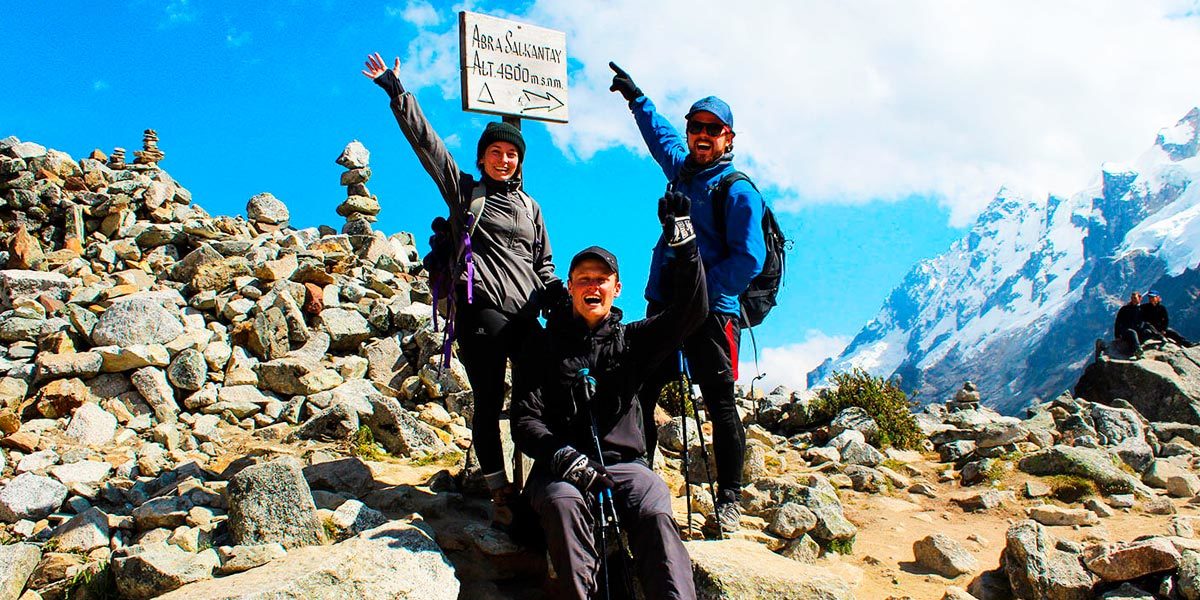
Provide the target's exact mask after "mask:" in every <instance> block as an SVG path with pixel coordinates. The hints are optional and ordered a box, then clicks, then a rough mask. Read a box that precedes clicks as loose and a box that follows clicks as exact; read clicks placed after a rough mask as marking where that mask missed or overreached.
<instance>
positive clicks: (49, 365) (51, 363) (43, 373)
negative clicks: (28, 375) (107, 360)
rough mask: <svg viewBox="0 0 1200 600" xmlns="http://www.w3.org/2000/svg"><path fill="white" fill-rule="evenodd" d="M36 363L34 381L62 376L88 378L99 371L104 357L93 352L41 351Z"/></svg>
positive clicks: (60, 377)
mask: <svg viewBox="0 0 1200 600" xmlns="http://www.w3.org/2000/svg"><path fill="white" fill-rule="evenodd" d="M34 364H35V365H36V369H37V370H36V373H37V374H36V376H35V380H36V381H49V380H51V379H62V378H64V377H82V378H84V379H90V378H92V377H95V376H96V374H97V373H99V372H100V368H101V367H102V366H104V359H103V358H101V356H100V355H99V354H97V353H95V352H69V353H63V354H55V353H50V352H42V353H39V354H38V355H37V359H36V360H35V361H34Z"/></svg>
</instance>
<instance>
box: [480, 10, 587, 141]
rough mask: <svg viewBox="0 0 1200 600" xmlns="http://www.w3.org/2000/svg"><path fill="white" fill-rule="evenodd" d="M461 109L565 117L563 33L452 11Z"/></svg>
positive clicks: (558, 119)
mask: <svg viewBox="0 0 1200 600" xmlns="http://www.w3.org/2000/svg"><path fill="white" fill-rule="evenodd" d="M458 33H459V66H460V67H461V69H462V104H463V110H469V111H475V112H485V113H491V114H497V115H506V116H512V117H519V118H524V119H540V120H543V121H555V122H558V123H566V122H567V35H566V34H565V33H563V32H561V31H554V30H552V29H544V28H541V27H535V26H533V25H528V24H525V23H518V22H516V21H508V20H506V19H498V18H496V17H490V16H488V15H481V14H479V13H472V12H466V11H463V12H460V13H458Z"/></svg>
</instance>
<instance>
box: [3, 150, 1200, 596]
mask: <svg viewBox="0 0 1200 600" xmlns="http://www.w3.org/2000/svg"><path fill="white" fill-rule="evenodd" d="M156 142H157V140H156V138H154V137H152V136H150V135H148V136H147V142H146V146H147V147H146V148H145V149H144V150H143V151H141V152H140V153H138V160H137V161H135V163H134V164H126V163H125V161H124V158H123V152H121V153H117V152H114V153H113V154H114V156H113V157H107V156H104V155H103V154H102V153H99V152H95V153H93V154H92V156H90V157H89V158H85V159H81V160H75V159H73V158H71V157H69V156H67V155H65V154H63V153H60V152H56V151H53V150H47V149H45V148H43V147H41V146H38V145H37V144H33V143H29V142H20V141H18V140H15V139H12V138H9V139H6V140H3V141H0V202H2V204H0V221H2V222H3V223H4V225H3V226H4V228H5V233H6V235H5V237H4V243H3V252H4V255H3V256H2V257H0V259H2V260H3V262H4V266H6V267H8V268H7V269H0V434H2V435H3V436H2V437H0V524H2V525H0V599H8V598H14V599H15V598H22V599H23V600H35V599H37V598H46V599H52V598H54V599H57V598H72V599H84V598H103V597H114V596H115V597H122V598H152V597H165V598H185V597H186V598H190V599H192V600H199V599H202V598H266V597H271V598H278V597H288V598H290V597H304V598H470V599H478V598H484V599H486V598H522V599H524V598H528V599H540V598H546V597H548V595H549V593H550V592H551V591H552V590H553V587H554V585H555V582H554V580H553V579H552V578H548V572H547V567H546V564H545V559H544V553H543V552H541V551H539V550H536V549H533V548H530V547H524V546H521V545H519V544H517V543H515V542H514V541H513V539H511V538H510V537H509V536H508V535H506V534H505V533H504V532H502V531H500V530H497V529H493V528H491V527H489V526H488V511H487V506H488V503H487V500H486V498H485V497H484V495H483V494H482V493H481V485H480V484H481V482H480V481H479V478H478V473H477V472H476V469H474V468H473V467H472V465H473V462H474V461H473V460H472V458H471V457H470V450H469V449H470V430H469V429H468V428H467V427H466V425H467V422H468V419H469V417H470V413H471V393H470V390H469V388H468V387H467V384H466V381H465V378H464V377H463V373H462V369H461V365H459V364H458V362H457V360H456V359H454V360H452V361H451V364H450V366H449V368H447V369H445V370H442V369H439V368H438V366H439V364H440V350H441V348H440V335H439V334H437V333H436V332H434V330H433V325H432V323H431V319H430V317H431V315H432V311H433V308H432V307H431V306H430V305H429V302H430V300H431V299H430V297H429V294H428V291H427V288H426V285H425V281H424V279H423V277H422V276H421V274H420V272H419V268H420V267H419V263H418V261H417V256H416V251H415V248H414V247H413V244H412V237H411V236H410V235H408V234H395V235H391V236H387V235H384V234H383V233H381V232H377V231H373V230H372V228H371V223H372V220H373V215H374V214H375V213H377V212H378V210H379V205H378V202H377V201H376V200H375V198H374V197H373V196H372V195H371V194H370V192H369V190H368V189H367V187H366V184H367V182H368V181H369V178H370V171H369V165H368V159H369V155H368V153H367V152H366V149H365V148H362V146H361V145H360V144H358V143H351V144H350V145H348V146H347V147H346V149H345V150H344V151H343V153H342V154H341V155H340V156H339V157H338V159H337V160H338V162H339V164H342V165H343V166H345V167H346V168H347V171H346V174H345V175H344V176H343V178H342V182H343V184H345V185H346V187H347V200H346V201H345V202H343V203H342V205H341V206H340V207H339V214H342V215H344V216H346V217H347V221H346V223H345V224H344V226H343V228H342V230H341V231H340V232H339V231H337V230H334V229H332V228H329V227H321V228H313V229H302V230H296V229H293V228H291V227H289V226H288V218H289V213H288V210H287V207H286V206H285V205H284V204H283V203H282V202H279V201H278V200H276V199H275V198H273V197H272V196H270V195H269V194H261V195H258V196H255V197H253V198H251V199H249V201H248V202H247V208H246V217H213V216H210V215H208V214H207V213H206V212H205V211H204V210H203V209H201V208H200V207H199V206H197V205H196V204H195V203H193V202H192V201H191V198H190V194H189V193H188V192H187V190H186V189H185V188H183V187H182V186H180V185H179V184H178V183H177V182H175V181H173V180H172V179H171V178H170V176H169V175H168V174H167V173H166V172H165V171H163V170H162V169H161V168H159V167H158V166H157V161H159V160H162V158H163V154H162V151H161V150H158V149H157V147H156ZM1196 352H1197V351H1195V350H1192V351H1186V352H1185V351H1181V350H1178V349H1175V348H1165V349H1163V350H1152V351H1151V352H1149V353H1148V354H1147V359H1145V360H1142V361H1135V362H1131V361H1128V360H1126V359H1124V358H1122V357H1102V360H1098V361H1097V362H1096V364H1097V365H1099V366H1097V367H1096V368H1097V369H1100V374H1099V375H1098V376H1097V377H1096V382H1095V383H1093V384H1089V385H1090V386H1091V387H1087V386H1085V388H1086V389H1087V390H1088V391H1087V397H1089V398H1094V399H1096V400H1098V401H1101V402H1104V403H1107V404H1101V403H1093V402H1089V401H1087V400H1084V399H1081V398H1073V397H1071V396H1069V395H1066V396H1063V397H1059V398H1057V399H1055V400H1054V401H1053V402H1049V403H1043V404H1040V405H1038V406H1037V407H1036V408H1035V409H1033V410H1031V411H1030V412H1029V413H1028V415H1027V418H1025V419H1017V418H1015V417H1003V416H1001V415H999V414H998V413H996V412H995V411H992V410H990V409H987V408H984V407H982V406H980V396H979V393H978V392H977V391H971V390H965V391H963V392H962V393H960V394H958V395H957V396H956V397H954V398H951V399H949V400H948V401H947V402H945V403H942V402H938V403H934V404H931V405H930V406H927V407H926V408H925V409H924V410H923V411H922V412H920V413H918V414H917V415H916V419H917V423H919V425H920V428H921V429H922V431H923V432H924V434H925V435H926V436H927V437H928V440H927V441H926V442H925V443H924V445H923V446H922V447H921V448H920V449H919V450H906V451H900V450H897V449H895V448H886V447H881V446H882V444H881V442H880V440H881V439H882V438H881V437H880V436H879V435H878V433H879V427H880V425H879V424H878V423H877V422H876V421H875V420H874V419H873V418H872V416H871V415H869V414H866V413H864V412H863V411H862V410H861V409H856V408H850V409H846V410H845V411H842V412H840V413H839V414H837V415H836V418H834V419H832V420H819V419H817V418H815V417H814V415H815V414H817V411H814V410H813V406H812V404H811V402H812V401H811V400H810V399H808V398H804V397H801V396H799V395H795V394H792V393H791V392H789V391H788V390H785V389H779V390H776V391H775V392H773V393H771V394H768V395H764V396H762V397H758V398H742V399H741V409H742V411H743V414H744V417H745V421H746V423H747V427H748V438H749V442H748V447H747V454H746V470H745V473H744V476H745V481H746V482H747V486H746V489H745V492H744V496H743V501H742V506H743V510H744V512H745V517H744V519H743V530H742V531H741V532H739V533H738V534H736V535H735V536H734V539H729V540H703V539H701V538H702V537H703V532H702V523H703V522H704V521H705V520H706V516H707V515H708V514H709V513H710V512H711V509H712V497H711V495H710V493H709V491H708V487H707V486H706V485H703V481H704V480H705V479H707V478H708V471H706V469H705V466H706V465H705V462H706V460H705V458H706V457H708V458H711V456H712V448H711V438H710V431H709V429H708V428H707V426H705V427H703V428H701V427H697V425H696V424H695V423H691V424H690V425H689V426H688V427H687V435H684V427H683V425H684V422H683V420H682V419H681V418H680V417H678V416H675V417H672V416H671V414H669V413H668V412H667V411H663V412H661V413H660V414H659V415H658V417H659V423H660V427H659V430H658V436H659V440H660V447H661V448H662V452H660V453H659V458H658V459H657V462H656V464H655V468H656V470H657V471H658V472H659V473H660V475H662V477H663V478H664V479H665V480H666V481H667V482H668V485H669V486H670V488H671V489H672V490H673V492H674V494H675V498H674V505H675V510H676V519H677V522H678V523H679V525H680V527H681V529H682V530H683V532H684V535H685V537H686V538H688V539H689V540H690V541H688V542H687V544H688V547H689V552H690V554H691V556H692V560H693V563H694V565H695V573H696V581H697V585H698V588H699V590H700V596H701V597H702V598H758V597H762V596H763V595H764V594H767V595H770V596H771V597H777V598H800V599H808V598H814V599H815V598H820V599H848V598H854V597H859V598H885V597H892V598H929V597H937V596H938V595H941V594H943V593H945V594H947V596H948V597H954V598H961V597H967V596H965V595H963V594H966V593H967V592H966V591H961V590H955V589H953V587H952V586H954V585H957V586H958V587H961V588H969V589H970V590H971V593H972V594H974V595H975V597H978V598H1002V597H1011V593H1012V592H1011V591H1010V590H1023V589H1026V587H1023V586H1042V588H1045V589H1053V590H1055V591H1054V592H1053V594H1052V595H1051V597H1076V596H1069V595H1062V596H1060V595H1055V594H1060V593H1071V594H1076V593H1083V592H1082V591H1079V590H1085V589H1086V591H1087V593H1096V594H1099V593H1106V592H1108V591H1109V590H1110V589H1114V588H1116V587H1118V586H1119V585H1122V584H1124V583H1127V582H1128V583H1129V584H1130V585H1132V586H1137V587H1138V588H1139V589H1143V590H1150V591H1155V590H1159V589H1161V588H1162V586H1175V587H1173V588H1172V589H1175V590H1178V592H1172V593H1177V595H1179V597H1184V598H1189V599H1190V598H1194V597H1196V596H1195V595H1188V594H1189V593H1190V592H1187V591H1186V590H1188V589H1190V588H1189V587H1188V586H1190V585H1194V581H1193V580H1194V578H1195V576H1194V573H1195V572H1197V571H1200V563H1198V562H1197V560H1198V559H1197V556H1198V555H1195V554H1191V553H1190V552H1189V550H1192V549H1195V548H1196V547H1200V543H1198V542H1195V541H1194V540H1193V539H1192V536H1193V533H1192V532H1193V529H1192V521H1191V520H1190V518H1185V517H1187V514H1186V513H1195V512H1196V510H1197V508H1196V505H1195V504H1193V503H1192V500H1193V499H1194V498H1195V497H1196V494H1197V492H1200V479H1198V478H1197V476H1196V474H1195V466H1196V464H1195V461H1196V459H1197V457H1200V450H1198V448H1197V445H1196V444H1198V443H1200V423H1196V422H1195V421H1189V422H1190V423H1191V424H1188V422H1185V423H1171V422H1166V421H1169V420H1182V421H1187V419H1186V418H1185V417H1186V416H1187V414H1189V413H1187V412H1186V411H1187V410H1188V409H1187V407H1189V406H1191V407H1194V406H1197V405H1200V395H1198V394H1196V393H1195V391H1196V389H1197V385H1196V382H1197V381H1200V371H1198V372H1197V373H1191V372H1187V371H1186V370H1182V371H1181V370H1179V369H1172V368H1166V369H1164V368H1162V365H1181V364H1183V362H1184V361H1188V360H1198V359H1200V355H1197V354H1196ZM1159 363H1162V364H1161V365H1160V364H1159ZM1131 371H1136V374H1133V375H1131V374H1129V373H1127V372H1131ZM1121 373H1126V375H1124V376H1122V375H1121ZM1134 380H1136V381H1141V382H1147V383H1146V386H1147V387H1150V388H1152V389H1156V390H1174V391H1172V392H1171V393H1177V394H1178V396H1179V397H1178V398H1177V399H1176V404H1177V405H1178V406H1180V407H1182V408H1181V409H1180V412H1178V413H1175V412H1172V413H1162V414H1159V413H1155V415H1154V416H1152V417H1151V420H1150V421H1147V420H1146V419H1145V418H1143V417H1142V416H1141V415H1139V414H1138V412H1137V411H1135V410H1133V409H1132V408H1130V407H1129V406H1128V405H1125V404H1122V402H1121V401H1119V400H1115V399H1111V398H1112V397H1113V394H1114V393H1117V392H1118V391H1119V390H1120V389H1121V388H1120V387H1119V385H1120V384H1121V382H1125V381H1134ZM1114 382H1115V383H1114ZM1085 388H1080V389H1081V390H1082V389H1085ZM1081 393H1082V392H1081ZM1147 398H1149V396H1147ZM1130 400H1131V401H1132V402H1143V399H1142V398H1141V397H1136V398H1134V397H1131V398H1130ZM1151 400H1152V398H1151V399H1149V400H1146V401H1147V402H1149V401H1151ZM1109 404H1111V406H1109ZM1138 408H1139V409H1142V410H1146V409H1144V408H1143V407H1141V406H1139V407H1138ZM1193 412H1194V411H1193ZM1146 414H1147V415H1150V414H1151V413H1149V412H1147V413H1146ZM1159 421H1162V422H1159ZM685 456H686V457H687V458H688V461H687V464H688V471H689V472H688V473H687V474H686V479H685V474H684V473H683V472H682V471H683V465H684V460H683V459H684V457H685ZM707 466H708V467H709V470H711V469H712V468H713V465H712V464H711V463H710V464H708V465H707ZM688 481H690V482H691V484H690V485H688V484H687V483H686V482H688ZM689 499H690V501H691V505H690V507H691V509H692V512H693V513H694V515H693V516H694V518H693V519H691V520H690V522H689V514H688V513H689V511H688V508H689V506H688V504H687V501H688V500H689ZM1181 515H1182V516H1181ZM1026 517H1028V518H1030V519H1032V521H1031V522H1029V523H1025V522H1022V523H1019V524H1018V525H1017V527H1015V528H1014V529H1013V530H1012V531H1009V522H1008V520H1009V519H1017V518H1019V519H1022V520H1023V519H1025V518H1026ZM901 524H904V525H903V526H902V525H901ZM1048 531H1049V532H1053V533H1052V534H1051V533H1048ZM1149 532H1155V533H1160V534H1162V535H1160V536H1159V537H1157V538H1154V540H1152V541H1150V542H1146V543H1142V541H1139V542H1137V543H1134V544H1133V545H1132V546H1113V545H1111V544H1115V543H1118V542H1126V541H1132V540H1134V539H1135V538H1137V537H1139V536H1141V535H1142V534H1145V533H1149ZM935 533H936V534H938V535H932V534H935ZM1168 533H1169V535H1167V534H1168ZM1051 535H1053V536H1054V537H1057V538H1062V539H1061V540H1060V541H1059V542H1058V543H1057V544H1055V543H1053V542H1051V541H1050V540H1051V538H1050V536H1051ZM1000 539H1006V544H1005V547H1004V550H1003V552H1001V550H1000V547H999V546H998V545H997V544H998V541H999V540H1000ZM1131 548H1132V549H1131ZM1039 553H1040V554H1039ZM1121 553H1125V554H1121ZM1132 555H1137V556H1143V555H1144V556H1148V557H1150V558H1148V559H1147V561H1148V562H1147V564H1150V565H1152V568H1150V569H1151V570H1146V569H1142V568H1140V567H1139V569H1141V570H1138V569H1134V568H1114V567H1113V565H1117V566H1118V567H1123V566H1124V565H1126V564H1127V563H1129V564H1134V563H1133V562H1132V561H1127V560H1125V557H1126V556H1132ZM1002 556H1003V557H1004V558H1001V557H1002ZM998 561H1003V565H1004V567H1003V568H1002V569H1001V570H991V571H989V569H992V567H994V566H995V565H996V564H997V563H998ZM1072 561H1074V562H1072ZM1060 564H1061V565H1067V566H1070V569H1068V570H1067V571H1065V572H1066V573H1067V575H1068V576H1067V577H1066V579H1063V578H1061V577H1059V574H1060V571H1061V569H1059V568H1058V567H1057V565H1060ZM1137 564H1140V563H1137ZM1047 565H1049V566H1047ZM1071 565H1074V566H1071ZM1064 568H1065V567H1064ZM1042 588H1038V589H1042ZM1060 588H1062V589H1067V590H1073V591H1070V592H1061V591H1059V590H1060ZM1006 594H1008V595H1006ZM1080 597H1082V596H1080ZM1089 597H1090V596H1089ZM1168 597H1170V596H1168Z"/></svg>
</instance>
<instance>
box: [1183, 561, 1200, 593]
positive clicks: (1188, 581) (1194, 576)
mask: <svg viewBox="0 0 1200 600" xmlns="http://www.w3.org/2000/svg"><path fill="white" fill-rule="evenodd" d="M1179 595H1181V596H1183V598H1184V600H1200V553H1197V552H1196V551H1193V550H1184V551H1183V552H1182V553H1181V554H1180V557H1179Z"/></svg>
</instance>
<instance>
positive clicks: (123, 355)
mask: <svg viewBox="0 0 1200 600" xmlns="http://www.w3.org/2000/svg"><path fill="white" fill-rule="evenodd" d="M92 352H95V353H96V354H99V355H100V358H101V359H103V361H104V363H103V365H102V366H101V370H102V371H104V372H105V373H118V372H122V371H132V370H134V369H140V368H142V367H165V366H167V364H169V363H170V361H171V354H170V353H169V352H168V351H167V347H166V346H164V345H162V344H134V345H132V346H125V347H121V346H97V347H95V348H92Z"/></svg>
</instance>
